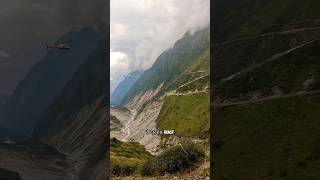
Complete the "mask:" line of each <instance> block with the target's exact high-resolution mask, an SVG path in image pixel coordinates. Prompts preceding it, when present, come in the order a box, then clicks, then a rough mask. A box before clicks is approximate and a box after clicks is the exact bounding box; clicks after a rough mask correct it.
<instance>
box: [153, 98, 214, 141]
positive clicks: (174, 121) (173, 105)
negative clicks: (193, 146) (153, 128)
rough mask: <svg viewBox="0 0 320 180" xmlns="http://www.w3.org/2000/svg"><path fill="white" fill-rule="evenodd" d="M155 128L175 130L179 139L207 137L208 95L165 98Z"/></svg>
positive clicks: (208, 124)
mask: <svg viewBox="0 0 320 180" xmlns="http://www.w3.org/2000/svg"><path fill="white" fill-rule="evenodd" d="M156 122H157V128H158V129H169V130H175V134H176V135H177V136H181V137H195V138H201V139H204V138H206V137H208V136H209V129H210V99H209V93H194V94H190V95H183V96H176V95H172V96H167V97H166V98H165V101H164V103H163V105H162V108H161V111H160V114H159V116H158V119H157V120H156Z"/></svg>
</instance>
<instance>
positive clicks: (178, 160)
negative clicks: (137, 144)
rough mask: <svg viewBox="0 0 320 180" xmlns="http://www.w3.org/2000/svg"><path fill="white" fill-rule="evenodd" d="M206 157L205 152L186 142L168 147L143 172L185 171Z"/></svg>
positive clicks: (160, 173)
mask: <svg viewBox="0 0 320 180" xmlns="http://www.w3.org/2000/svg"><path fill="white" fill-rule="evenodd" d="M204 159H205V152H204V151H203V150H202V149H201V148H199V147H198V146H196V145H195V144H194V143H191V142H188V143H187V142H184V143H181V144H179V145H176V146H174V147H171V148H168V149H167V150H165V151H164V152H162V153H161V154H160V155H159V156H157V157H154V158H152V159H150V160H148V161H146V163H145V164H144V166H143V169H142V174H143V175H146V176H150V175H152V176H154V175H157V176H158V175H164V174H176V173H183V172H186V171H189V170H193V169H194V168H195V167H197V165H199V163H201V162H203V161H204Z"/></svg>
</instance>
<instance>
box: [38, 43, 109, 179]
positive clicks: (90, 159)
mask: <svg viewBox="0 0 320 180" xmlns="http://www.w3.org/2000/svg"><path fill="white" fill-rule="evenodd" d="M106 43H107V42H106V40H101V41H100V43H99V46H98V47H97V49H96V50H95V51H94V52H93V53H92V54H91V55H90V56H89V58H88V59H87V60H86V62H85V63H84V64H83V65H82V66H81V67H80V68H79V70H78V71H77V72H76V73H75V74H74V75H73V76H72V78H71V80H70V81H69V82H68V83H67V84H66V86H65V87H64V88H63V90H62V91H61V93H60V94H59V95H58V96H57V97H56V98H55V100H54V101H53V103H51V105H50V106H49V107H48V108H47V111H46V112H45V114H44V116H43V117H42V119H41V121H39V122H38V123H37V125H36V127H35V130H34V133H33V135H34V136H35V137H36V138H37V139H40V140H41V141H42V142H44V143H46V144H49V145H50V146H53V147H55V148H56V149H57V150H58V151H60V152H61V153H63V154H66V155H67V156H68V158H69V159H70V161H71V162H72V164H73V166H74V172H73V175H74V176H75V177H79V178H80V177H81V176H87V175H88V176H89V174H88V173H87V174H85V175H83V174H82V172H83V171H86V169H88V168H93V167H95V166H97V167H98V169H99V170H97V171H96V173H98V174H99V176H97V178H98V177H100V179H103V178H104V177H105V173H104V169H101V168H104V167H103V166H102V165H101V163H102V164H104V162H102V161H105V153H106V150H107V149H106V147H105V146H106V143H105V140H106V136H107V134H106V128H105V127H106V123H107V121H106V106H107V99H106V87H107V86H106V82H107V76H106V75H107V69H106V67H107V64H106V63H107V54H106V52H105V49H106ZM96 163H99V164H100V165H97V164H96ZM90 173H93V172H90ZM90 177H91V176H90ZM83 178H84V177H83ZM84 179H86V178H84Z"/></svg>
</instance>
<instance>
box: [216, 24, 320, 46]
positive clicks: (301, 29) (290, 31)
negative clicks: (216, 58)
mask: <svg viewBox="0 0 320 180" xmlns="http://www.w3.org/2000/svg"><path fill="white" fill-rule="evenodd" d="M312 30H320V27H310V28H298V29H291V30H285V31H278V32H270V33H265V34H258V35H253V36H247V37H243V38H239V39H235V40H230V41H224V42H219V43H214V44H213V45H212V46H213V47H215V46H221V45H228V44H233V43H237V42H240V41H247V40H250V39H256V38H261V37H266V36H274V35H276V34H290V33H297V32H302V31H312Z"/></svg>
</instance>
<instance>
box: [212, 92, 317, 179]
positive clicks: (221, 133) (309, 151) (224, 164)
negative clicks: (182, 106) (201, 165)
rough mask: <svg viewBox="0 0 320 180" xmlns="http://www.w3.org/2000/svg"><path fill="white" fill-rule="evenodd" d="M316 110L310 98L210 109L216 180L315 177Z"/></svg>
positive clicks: (311, 97)
mask: <svg viewBox="0 0 320 180" xmlns="http://www.w3.org/2000/svg"><path fill="white" fill-rule="evenodd" d="M319 107H320V96H319V95H310V96H296V97H290V98H279V99H273V100H271V101H264V102H259V103H250V104H245V105H236V106H227V107H216V108H214V110H215V112H214V117H215V121H214V122H215V126H214V129H213V133H212V138H213V139H214V141H215V143H214V151H215V159H216V161H215V162H216V165H215V167H214V169H217V171H216V172H215V173H214V175H215V179H238V178H239V175H242V177H246V179H247V180H253V179H260V180H269V179H281V178H283V177H285V178H286V179H292V180H295V179H304V178H305V177H309V176H315V177H320V173H319V171H318V170H319V167H320V161H319V157H320V133H319V132H320V122H319V118H320V108H319ZM222 169H223V170H224V171H223V173H222V171H218V170H222Z"/></svg>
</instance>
